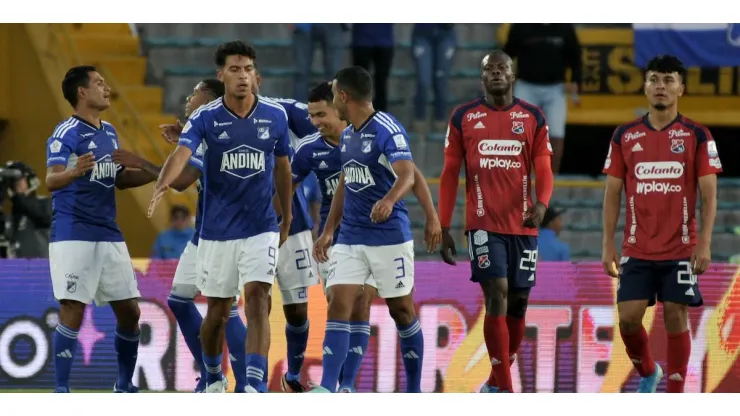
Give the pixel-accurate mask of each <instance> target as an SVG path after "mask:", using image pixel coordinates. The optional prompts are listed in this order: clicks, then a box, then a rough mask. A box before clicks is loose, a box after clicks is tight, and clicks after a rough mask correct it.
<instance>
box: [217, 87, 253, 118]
mask: <svg viewBox="0 0 740 416" xmlns="http://www.w3.org/2000/svg"><path fill="white" fill-rule="evenodd" d="M256 99H257V98H256V97H255V95H254V94H251V93H250V94H248V95H247V96H246V97H244V98H238V97H234V96H233V95H229V94H226V95H225V96H224V104H226V107H228V108H229V110H231V111H233V112H234V114H236V115H237V116H239V117H241V118H244V117H246V116H247V114H249V111H250V110H251V109H252V107H254V100H256Z"/></svg>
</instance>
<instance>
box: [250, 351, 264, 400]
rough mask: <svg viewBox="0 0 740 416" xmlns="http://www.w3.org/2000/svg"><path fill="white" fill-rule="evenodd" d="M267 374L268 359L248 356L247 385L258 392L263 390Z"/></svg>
mask: <svg viewBox="0 0 740 416" xmlns="http://www.w3.org/2000/svg"><path fill="white" fill-rule="evenodd" d="M266 372H267V357H265V356H262V355H259V354H247V372H246V374H247V385H249V386H252V387H254V388H255V389H256V390H257V391H261V390H262V386H261V385H262V384H263V381H262V380H263V379H264V378H265V373H266Z"/></svg>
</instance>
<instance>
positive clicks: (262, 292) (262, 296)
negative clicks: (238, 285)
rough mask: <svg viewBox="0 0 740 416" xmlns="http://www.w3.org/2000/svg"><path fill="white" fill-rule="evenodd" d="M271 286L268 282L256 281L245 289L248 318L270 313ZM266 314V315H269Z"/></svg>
mask: <svg viewBox="0 0 740 416" xmlns="http://www.w3.org/2000/svg"><path fill="white" fill-rule="evenodd" d="M270 286H271V285H268V284H266V283H261V282H255V283H254V284H248V285H247V286H246V287H245V289H244V302H245V310H244V312H245V314H246V315H247V320H248V319H249V317H250V316H253V317H254V316H258V315H260V314H265V313H267V314H269V309H270ZM267 314H265V316H268V315H267Z"/></svg>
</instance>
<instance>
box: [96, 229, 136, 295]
mask: <svg viewBox="0 0 740 416" xmlns="http://www.w3.org/2000/svg"><path fill="white" fill-rule="evenodd" d="M95 254H96V256H98V257H99V258H101V259H102V261H103V263H102V266H103V270H102V273H101V275H100V285H99V286H98V291H97V293H96V295H95V304H97V305H98V306H102V305H106V304H108V303H109V302H114V301H118V300H125V299H134V298H139V297H141V294H140V293H139V284H138V282H137V281H136V271H135V270H134V265H133V264H132V263H131V256H130V255H129V253H128V248H127V247H126V243H124V242H99V243H98V244H97V246H96V250H95Z"/></svg>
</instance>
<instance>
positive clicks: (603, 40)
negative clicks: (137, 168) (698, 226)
mask: <svg viewBox="0 0 740 416" xmlns="http://www.w3.org/2000/svg"><path fill="white" fill-rule="evenodd" d="M727 26H728V27H729V29H728V30H727V36H728V38H727V39H728V42H729V43H732V42H731V41H732V39H734V38H732V36H733V33H735V32H736V31H735V30H734V26H737V25H727ZM646 33H647V32H645V31H643V32H640V31H639V30H638V28H635V27H633V25H630V24H626V25H597V24H583V25H581V24H575V25H559V24H558V25H544V24H539V25H510V24H454V25H453V24H82V23H80V24H2V25H0V56H1V57H3V58H5V59H0V91H3V93H2V94H0V163H2V166H3V168H2V169H0V203H2V204H3V207H4V215H3V218H1V219H0V225H1V226H0V255H1V256H3V257H8V256H15V257H43V256H44V253H43V252H39V251H38V250H37V249H36V248H40V247H44V246H45V245H46V241H44V237H43V233H44V230H45V229H47V230H48V226H49V221H50V217H49V214H48V212H49V210H50V205H49V202H48V198H46V196H48V192H47V191H46V189H45V188H44V185H43V181H38V179H37V175H39V176H40V177H42V178H43V175H44V174H45V148H44V146H45V142H46V139H47V137H48V136H49V134H50V133H51V131H52V130H53V128H54V126H55V125H56V124H57V123H58V122H59V121H60V120H61V119H63V118H64V117H67V116H69V115H70V114H71V109H70V108H69V106H68V104H67V103H66V102H65V101H64V99H63V97H62V93H61V88H60V85H61V80H62V78H63V75H64V73H65V72H66V70H67V69H68V68H69V67H71V66H74V65H79V64H91V65H95V66H97V67H98V69H99V70H100V71H101V73H102V74H103V76H104V77H105V78H106V80H107V82H108V83H109V85H110V86H111V87H112V89H113V91H114V95H113V105H112V108H111V109H110V110H108V112H107V113H106V114H105V117H106V119H107V121H109V122H111V123H112V124H113V125H114V126H115V127H116V128H117V129H118V132H119V136H120V139H121V143H122V146H123V147H124V148H126V149H128V150H131V151H134V152H136V153H138V154H140V155H141V156H143V157H145V158H146V159H148V160H150V161H152V162H154V163H156V164H159V165H161V164H162V163H163V162H164V160H165V158H166V156H167V155H168V154H169V152H170V151H171V147H170V146H169V145H168V144H166V143H165V142H164V140H162V139H161V137H160V134H159V130H158V128H157V126H158V125H160V124H164V123H173V122H174V121H175V120H176V119H177V118H178V117H180V118H182V116H183V114H182V113H183V106H184V102H185V97H186V96H187V95H189V94H190V93H191V91H192V89H193V86H195V85H196V84H197V82H198V81H200V80H202V79H203V78H211V77H214V76H215V65H214V64H213V58H212V56H213V52H214V50H215V47H216V46H217V45H218V44H220V43H221V42H223V41H228V40H233V39H241V40H244V41H246V42H248V43H250V44H252V45H253V46H254V47H255V48H256V49H257V56H258V58H257V62H258V66H259V70H260V72H261V74H262V77H263V83H262V87H261V93H262V94H264V95H267V96H272V97H283V98H295V99H298V100H300V101H305V98H306V95H307V91H308V89H309V88H310V87H312V86H313V85H315V84H316V83H318V82H322V81H325V80H327V79H328V78H330V77H331V75H333V73H334V72H335V71H336V70H337V69H338V68H341V67H343V66H347V65H351V64H357V65H362V66H367V67H368V68H369V69H370V70H371V72H373V74H374V76H375V77H376V92H375V100H376V103H375V104H376V107H377V108H379V109H383V110H386V111H389V112H391V113H393V114H394V115H395V116H396V117H397V118H398V119H399V120H400V121H401V122H402V123H404V125H405V126H406V128H407V130H408V131H409V132H410V134H411V138H412V147H413V152H414V157H415V160H416V163H417V164H418V165H419V167H420V168H421V170H422V171H423V172H424V173H425V175H426V176H427V178H428V182H429V184H430V187H431V189H432V194H433V196H434V198H435V200H436V198H437V189H438V187H437V185H438V183H439V182H438V177H439V174H440V172H441V168H442V162H443V146H444V134H445V130H446V121H447V119H448V118H449V114H450V112H451V110H452V108H453V107H454V106H456V105H458V104H461V103H464V102H466V101H469V100H471V99H473V98H475V97H476V96H478V95H480V94H481V89H480V81H479V64H480V61H481V58H482V57H483V55H484V54H485V53H486V52H487V51H489V50H491V49H494V48H502V49H505V50H506V51H507V52H509V53H510V54H512V55H514V57H515V58H517V59H515V60H516V61H518V65H519V68H518V73H519V78H520V81H519V82H518V84H517V85H516V93H517V95H519V96H521V97H522V98H524V99H526V100H528V101H531V102H533V103H535V104H537V105H540V106H541V107H543V108H544V109H545V111H546V115H547V117H548V121H549V122H550V129H551V130H550V132H551V137H553V138H554V139H561V140H562V142H561V143H563V144H564V145H563V146H562V158H561V157H560V156H561V155H560V154H559V155H557V157H556V159H560V160H557V161H556V163H555V165H556V169H558V172H557V173H558V175H557V177H556V178H557V180H556V187H555V196H554V202H553V206H554V207H556V208H557V209H555V210H553V212H551V215H550V217H549V221H548V224H547V228H549V229H550V231H549V232H548V234H549V235H551V236H552V239H549V240H548V242H545V241H544V240H543V241H542V242H541V250H542V249H543V247H542V246H544V245H549V246H550V249H551V250H550V251H551V252H552V253H554V254H553V256H556V257H551V259H552V260H584V259H598V258H600V247H601V244H600V243H601V209H600V206H601V200H602V196H603V181H602V179H601V174H600V171H601V168H602V166H603V162H604V158H605V156H606V152H607V145H608V141H609V139H610V137H611V134H612V132H613V130H614V128H615V127H616V126H617V125H619V124H621V123H625V122H627V121H630V120H632V119H635V118H637V117H639V116H641V115H642V114H644V112H645V111H646V100H645V97H644V95H642V83H643V74H642V70H641V69H640V68H639V67H638V66H637V65H636V64H635V62H636V61H635V59H636V57H638V63H641V62H639V59H641V58H640V57H641V56H643V57H644V56H646V54H647V56H649V55H651V54H656V53H661V52H662V53H673V54H678V55H679V56H682V54H681V52H685V53H686V54H688V56H693V55H692V54H695V52H696V51H691V50H686V51H682V50H681V48H689V49H690V48H691V47H694V48H696V46H695V45H692V44H691V43H680V42H673V43H668V44H664V45H661V44H660V43H657V44H656V43H655V42H652V43H651V42H650V41H649V39H648V40H645V41H644V42H643V41H639V42H637V44H636V42H635V38H636V37H639V36H645V34H646ZM723 33H724V32H723ZM571 34H572V36H571ZM636 45H637V46H636ZM661 48H662V49H661ZM735 50H737V49H735ZM710 55H711V54H710ZM717 56H718V58H717V59H714V60H713V59H711V58H712V57H711V56H709V57H708V58H707V59H704V61H699V60H692V59H689V60H685V61H686V63H687V64H688V66H690V69H689V74H688V77H687V79H686V87H687V94H686V95H685V96H684V98H682V100H681V102H680V106H679V108H680V110H681V112H682V113H683V114H685V115H686V116H688V117H690V118H692V119H694V120H696V121H698V122H700V123H702V124H704V125H707V126H708V127H709V128H710V129H711V131H712V133H713V134H714V137H715V139H716V141H717V144H718V147H719V149H720V153H721V155H722V156H723V161H724V164H723V165H724V170H725V173H724V174H723V175H722V178H721V181H720V191H719V213H718V216H717V223H716V230H715V234H714V239H713V247H712V254H713V257H714V258H715V260H717V261H737V257H733V256H735V254H737V253H740V238H738V237H737V235H736V234H738V233H740V231H739V230H740V228H738V226H740V180H739V179H738V177H739V176H740V168H739V167H738V165H736V164H734V160H733V159H734V158H733V155H737V154H740V145H739V144H740V137H738V133H739V132H740V73H739V72H738V67H737V66H739V65H740V63H738V62H735V61H734V60H733V59H720V58H721V57H719V55H717ZM737 56H740V53H737ZM705 58H706V54H705ZM725 58H726V57H725ZM538 59H539V61H538ZM731 65H734V66H731ZM560 68H564V69H565V71H564V75H563V71H562V70H561V69H560ZM558 120H562V121H558ZM556 135H557V136H561V137H556ZM556 148H557V146H556ZM6 162H10V163H8V164H6ZM21 162H22V163H21ZM39 182H40V183H39ZM463 189H464V188H463V187H461V188H460V197H459V199H458V208H457V209H456V211H455V219H454V221H453V225H454V227H455V228H456V232H458V233H459V234H460V235H461V234H462V231H463V227H464V224H463V216H464V199H463V194H462V191H463ZM151 194H152V189H151V186H148V187H142V188H139V189H134V190H127V191H124V192H119V193H118V194H117V200H118V208H119V211H118V219H119V224H120V226H121V229H122V231H123V233H124V235H125V238H126V241H127V243H128V247H129V251H130V252H131V256H132V257H154V258H177V257H178V256H179V251H178V250H181V248H180V246H181V244H180V240H182V241H186V240H187V238H188V236H189V233H190V232H191V231H190V230H188V227H191V226H190V225H189V223H188V221H184V219H187V218H188V216H192V213H193V212H194V206H195V200H196V194H195V191H194V189H191V190H189V191H187V192H183V193H176V192H171V193H170V194H168V196H167V201H166V203H164V204H163V205H164V206H165V207H163V208H160V209H159V210H158V211H157V214H156V216H155V217H154V218H152V219H151V220H150V219H147V218H146V215H145V213H146V208H147V206H148V203H149V200H150V197H151ZM406 201H407V204H408V206H409V210H410V211H411V214H412V215H411V218H412V219H414V220H415V221H416V222H415V223H414V228H415V233H416V241H417V249H421V248H422V245H421V244H420V243H421V235H422V230H423V225H424V224H423V218H424V216H423V211H422V210H421V208H420V207H419V206H418V203H417V201H416V199H415V198H413V197H410V198H407V199H406ZM623 220H624V215H622V219H621V221H623ZM618 234H619V235H618V237H617V238H618V239H620V240H621V233H618ZM180 237H182V238H180ZM47 241H48V240H47ZM462 241H464V240H462ZM32 245H33V247H32ZM23 246H25V248H24V247H23ZM461 252H463V253H464V252H465V251H464V250H462V251H461ZM418 255H419V256H423V255H425V253H423V252H421V251H420V252H419V253H418ZM541 259H543V260H544V258H542V257H541Z"/></svg>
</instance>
